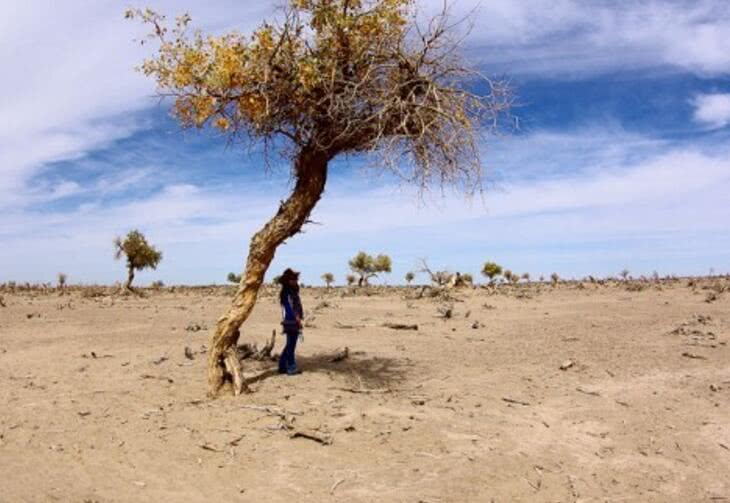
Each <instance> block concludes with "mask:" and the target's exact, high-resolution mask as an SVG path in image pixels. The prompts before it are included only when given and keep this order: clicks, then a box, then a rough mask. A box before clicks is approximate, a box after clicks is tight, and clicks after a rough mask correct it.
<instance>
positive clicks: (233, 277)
mask: <svg viewBox="0 0 730 503" xmlns="http://www.w3.org/2000/svg"><path fill="white" fill-rule="evenodd" d="M226 279H227V280H228V282H229V283H233V284H236V285H237V284H239V283H240V282H241V275H240V274H236V273H235V272H229V273H228V276H226Z"/></svg>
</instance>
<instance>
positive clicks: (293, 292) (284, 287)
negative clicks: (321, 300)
mask: <svg viewBox="0 0 730 503" xmlns="http://www.w3.org/2000/svg"><path fill="white" fill-rule="evenodd" d="M279 284H280V285H281V292H280V293H279V302H280V303H281V313H282V320H281V325H282V327H283V328H284V334H285V335H286V346H285V347H284V351H282V352H281V356H280V357H279V373H280V374H288V375H296V374H300V373H301V371H300V370H299V369H298V368H297V362H296V358H295V356H294V352H295V351H296V347H297V339H299V335H300V334H301V332H302V320H303V319H304V310H303V309H302V301H301V299H300V298H299V272H298V271H294V270H292V269H289V268H287V269H286V270H285V271H284V272H283V273H282V274H281V277H280V278H279Z"/></svg>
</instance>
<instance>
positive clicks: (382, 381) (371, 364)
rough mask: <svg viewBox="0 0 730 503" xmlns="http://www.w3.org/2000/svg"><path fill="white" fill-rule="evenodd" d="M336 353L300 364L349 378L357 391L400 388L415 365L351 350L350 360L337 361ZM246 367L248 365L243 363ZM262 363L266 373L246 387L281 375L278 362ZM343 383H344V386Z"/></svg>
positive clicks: (301, 359) (251, 379)
mask: <svg viewBox="0 0 730 503" xmlns="http://www.w3.org/2000/svg"><path fill="white" fill-rule="evenodd" d="M334 357H335V353H318V354H314V355H309V356H306V355H301V356H300V355H297V365H298V366H299V368H300V369H301V370H302V372H304V373H309V372H318V373H321V372H323V373H326V374H330V375H331V374H335V375H338V374H339V375H342V376H345V377H346V378H347V379H348V381H349V386H351V387H352V388H353V389H356V390H363V391H367V390H384V389H390V388H393V387H396V386H397V385H399V384H401V383H402V382H404V381H405V380H406V374H407V371H408V368H409V367H411V364H410V362H409V361H408V360H405V359H396V358H386V357H382V356H365V354H364V353H363V352H362V351H351V352H350V353H349V355H348V357H347V358H345V359H342V360H340V361H333V360H335V358H334ZM242 363H243V364H244V366H246V365H247V362H246V361H244V362H242ZM264 365H266V367H268V365H269V362H266V363H264V362H261V363H260V364H259V365H258V367H259V368H260V369H262V371H261V372H260V373H258V374H256V375H255V376H252V377H249V378H248V379H246V384H247V385H248V386H251V385H252V384H255V383H259V382H262V381H264V380H266V379H268V378H270V377H274V376H277V375H279V370H278V368H277V365H276V362H275V361H272V362H271V365H272V366H273V368H266V369H265V370H264V369H263V368H262V367H263V366H264ZM340 384H341V383H340Z"/></svg>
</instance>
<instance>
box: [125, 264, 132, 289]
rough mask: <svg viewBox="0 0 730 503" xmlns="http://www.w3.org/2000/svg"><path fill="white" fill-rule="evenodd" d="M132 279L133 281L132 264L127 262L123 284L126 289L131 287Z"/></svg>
mask: <svg viewBox="0 0 730 503" xmlns="http://www.w3.org/2000/svg"><path fill="white" fill-rule="evenodd" d="M132 281H134V267H133V266H132V264H129V265H128V266H127V283H126V284H125V285H124V288H126V289H127V290H131V289H132Z"/></svg>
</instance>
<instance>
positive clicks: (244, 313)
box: [208, 149, 329, 396]
mask: <svg viewBox="0 0 730 503" xmlns="http://www.w3.org/2000/svg"><path fill="white" fill-rule="evenodd" d="M328 161H329V156H328V155H327V154H326V153H325V152H321V151H312V150H308V149H303V150H302V151H301V152H300V153H299V155H298V156H297V159H296V161H295V166H294V174H295V178H296V184H295V186H294V190H293V191H292V193H291V195H290V196H289V198H288V199H287V200H286V201H285V202H283V203H282V204H281V206H280V207H279V211H278V212H277V213H276V215H275V216H274V217H273V218H272V219H271V220H269V222H268V223H267V224H266V225H265V226H264V227H263V228H262V229H261V230H259V231H258V232H257V233H256V234H254V236H253V237H252V238H251V243H250V245H249V251H248V261H247V262H246V269H245V271H244V272H243V275H242V277H241V282H240V283H239V286H238V291H237V292H236V295H235V297H234V298H233V302H232V303H231V307H230V308H229V309H228V312H227V313H226V314H225V315H223V316H222V317H221V318H220V319H219V320H218V322H217V324H216V329H215V332H214V333H213V334H212V336H211V339H210V351H209V353H208V393H209V394H210V396H216V395H217V394H218V392H219V391H220V389H221V386H223V384H224V383H225V381H226V380H227V379H230V380H231V382H232V383H233V393H234V394H236V395H238V394H240V393H241V392H242V391H244V390H245V391H247V386H246V383H245V381H244V380H243V375H242V374H241V365H240V362H239V360H238V356H237V354H236V344H237V342H238V337H239V335H240V333H239V328H240V327H241V325H242V324H243V323H244V322H245V321H246V319H247V318H248V316H249V315H250V314H251V311H252V310H253V307H254V305H255V304H256V297H257V296H258V292H259V288H260V287H261V284H262V283H263V281H264V274H265V273H266V270H267V269H268V268H269V265H270V264H271V261H272V260H273V258H274V253H275V252H276V248H277V247H278V246H279V245H280V244H281V243H283V242H284V241H285V240H286V239H287V238H290V237H291V236H293V235H294V234H296V233H297V232H298V231H299V230H300V229H301V228H302V226H303V225H304V223H305V222H306V221H307V218H308V217H309V214H310V213H311V211H312V209H313V208H314V206H315V205H316V204H317V201H319V198H320V197H321V196H322V192H323V191H324V186H325V183H326V181H327V163H328Z"/></svg>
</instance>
